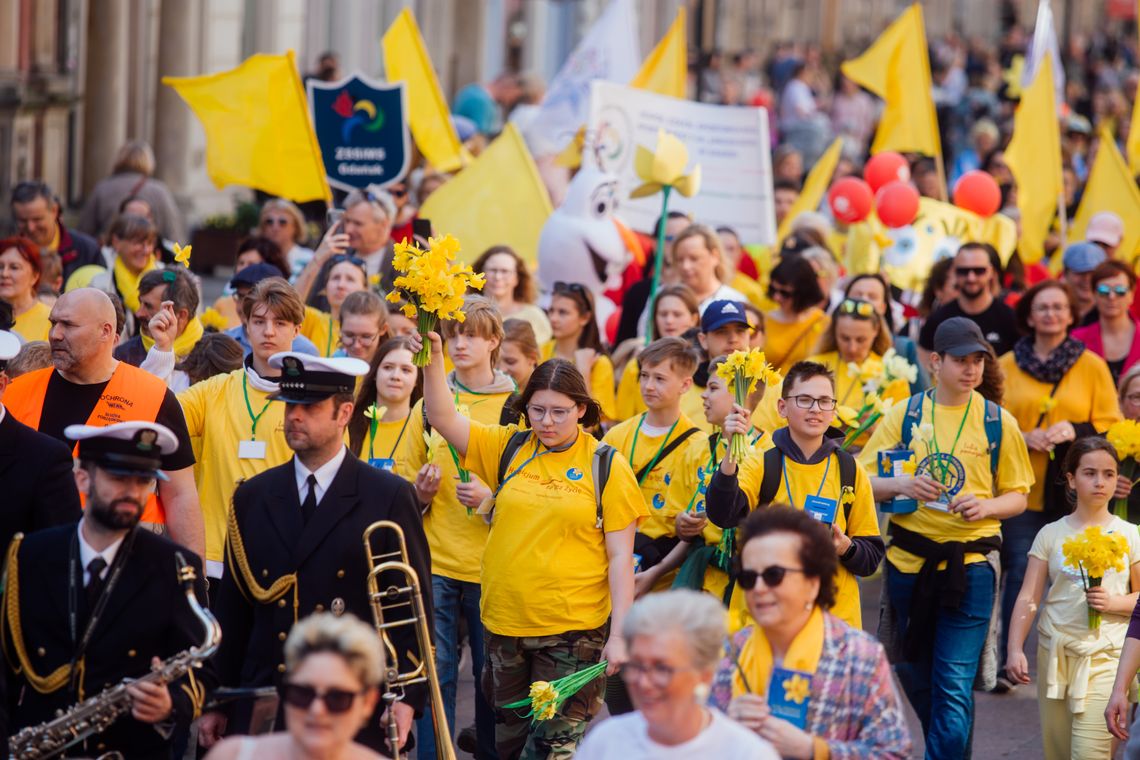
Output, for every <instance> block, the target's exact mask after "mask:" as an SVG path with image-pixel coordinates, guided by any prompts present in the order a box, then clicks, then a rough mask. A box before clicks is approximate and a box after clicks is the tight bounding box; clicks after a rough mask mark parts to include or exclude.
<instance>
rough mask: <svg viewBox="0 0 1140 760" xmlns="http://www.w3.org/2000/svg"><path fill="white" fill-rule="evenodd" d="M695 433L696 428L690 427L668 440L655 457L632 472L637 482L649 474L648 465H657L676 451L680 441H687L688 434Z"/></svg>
mask: <svg viewBox="0 0 1140 760" xmlns="http://www.w3.org/2000/svg"><path fill="white" fill-rule="evenodd" d="M696 433H697V428H695V427H691V428H689V429H687V430H685V431H683V432H682V433H681V434H680V435H679V436H677V437H676V438H674V439H673V440H671V441H669V445H668V446H666V447H665V448H663V449H661V453H660V454H658V455H657V457H656V458H654V459H650V460H649V461H648V462H646V463H645V464H644V465H643V466H642V467H641V469H639V470H638V471H637V472H636V473H634V475H636V477H637V482H638V483H640V482H641V481H643V480H645V476H646V475H648V474H649V468H650V467H656V466H657V465H659V464H661V463H662V462H664V461H665V458H666V457H667V456H669V455H670V454H672V453H673V452H674V451H676V450H677V447H678V446H680V445H681V444H682V443H684V442H685V441H687V440H688V439H689V437H690V436H693V435H696Z"/></svg>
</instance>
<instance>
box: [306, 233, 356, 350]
mask: <svg viewBox="0 0 1140 760" xmlns="http://www.w3.org/2000/svg"><path fill="white" fill-rule="evenodd" d="M367 287H368V271H367V269H365V265H364V260H363V259H358V258H356V257H355V256H349V255H348V254H344V253H338V254H336V255H335V256H333V257H332V258H331V259H329V278H328V281H327V282H326V284H325V298H326V299H327V300H328V302H329V310H328V311H327V312H324V311H319V310H318V309H315V308H313V307H312V306H306V307H305V321H304V322H302V323H301V334H302V335H304V336H305V337H306V338H308V339H309V340H311V341H313V345H315V346H316V347H317V351H319V352H320V355H321V356H332V355H333V352H334V351H335V350H336V349H337V347H338V346H339V345H340V307H341V306H342V305H343V304H344V299H346V298H348V296H349V294H350V293H356V292H357V291H360V290H365V289H367Z"/></svg>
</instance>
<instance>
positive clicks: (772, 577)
mask: <svg viewBox="0 0 1140 760" xmlns="http://www.w3.org/2000/svg"><path fill="white" fill-rule="evenodd" d="M802 572H803V570H801V569H799V568H795V567H781V566H780V565H769V566H768V567H766V568H764V569H763V570H761V571H760V572H756V571H755V570H741V571H740V573H739V574H737V576H736V582H737V583H739V584H740V587H741V588H742V589H744V590H745V591H751V590H752V589H754V588H756V581H757V579H759V580H762V581H764V585H765V586H767V587H768V588H776V587H777V586H779V585H780V584H781V583H783V582H784V576H785V575H787V574H788V573H802Z"/></svg>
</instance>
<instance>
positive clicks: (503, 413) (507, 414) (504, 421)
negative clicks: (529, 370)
mask: <svg viewBox="0 0 1140 760" xmlns="http://www.w3.org/2000/svg"><path fill="white" fill-rule="evenodd" d="M518 397H519V394H518V391H511V395H509V396H507V398H506V399H505V400H504V401H503V408H502V409H501V410H500V411H499V424H500V425H502V426H503V427H506V426H507V425H516V424H518V422H519V413H518V412H517V411H515V401H516V400H518Z"/></svg>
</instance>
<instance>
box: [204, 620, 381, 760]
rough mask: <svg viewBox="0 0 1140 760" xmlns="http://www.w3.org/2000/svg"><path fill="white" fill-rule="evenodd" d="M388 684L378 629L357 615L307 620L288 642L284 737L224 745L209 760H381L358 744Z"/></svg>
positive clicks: (231, 741) (276, 735) (232, 741)
mask: <svg viewBox="0 0 1140 760" xmlns="http://www.w3.org/2000/svg"><path fill="white" fill-rule="evenodd" d="M383 680H384V650H383V648H382V647H381V646H380V639H379V637H378V636H377V635H376V630H375V629H374V628H373V627H372V626H370V625H366V624H365V623H363V622H361V621H360V620H358V619H356V618H355V617H353V616H352V615H342V616H339V617H338V616H335V615H332V614H329V613H320V614H316V615H312V616H310V617H307V618H305V619H304V620H302V621H300V622H299V623H297V624H296V625H294V626H293V630H291V631H290V632H289V637H288V638H287V639H286V640H285V678H284V680H283V682H282V684H281V700H282V702H283V704H284V711H285V731H283V732H279V733H273V734H268V735H266V736H235V737H231V738H228V739H225V740H223V741H222V742H221V743H219V744H218V745H217V746H216V747H214V748H213V749H212V750H210V752H209V754H208V755H206V758H207V760H254V758H263V757H281V758H284V757H288V758H298V759H301V760H371V759H372V758H382V757H384V756H383V755H381V754H379V753H376V752H373V751H372V750H370V749H368V748H367V747H365V746H363V745H360V744H357V743H356V742H354V741H353V737H354V736H355V735H356V734H357V732H358V731H359V730H360V729H361V728H362V727H363V726H364V724H365V723H366V722H367V721H368V719H369V717H370V716H371V715H372V713H373V711H374V710H375V708H376V702H377V701H378V700H379V698H380V686H381V685H382V683H383Z"/></svg>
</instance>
